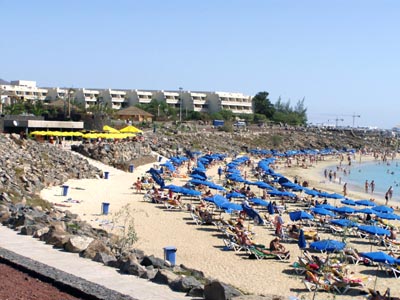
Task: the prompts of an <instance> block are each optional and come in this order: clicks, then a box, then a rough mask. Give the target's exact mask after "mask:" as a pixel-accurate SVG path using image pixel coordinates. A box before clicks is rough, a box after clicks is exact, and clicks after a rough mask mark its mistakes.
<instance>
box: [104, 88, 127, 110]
mask: <svg viewBox="0 0 400 300" xmlns="http://www.w3.org/2000/svg"><path fill="white" fill-rule="evenodd" d="M99 102H100V103H103V104H106V105H107V106H108V107H111V108H112V109H117V110H118V109H122V108H126V107H128V105H129V103H128V100H127V98H126V92H125V91H117V90H111V89H107V90H101V91H100V94H99Z"/></svg>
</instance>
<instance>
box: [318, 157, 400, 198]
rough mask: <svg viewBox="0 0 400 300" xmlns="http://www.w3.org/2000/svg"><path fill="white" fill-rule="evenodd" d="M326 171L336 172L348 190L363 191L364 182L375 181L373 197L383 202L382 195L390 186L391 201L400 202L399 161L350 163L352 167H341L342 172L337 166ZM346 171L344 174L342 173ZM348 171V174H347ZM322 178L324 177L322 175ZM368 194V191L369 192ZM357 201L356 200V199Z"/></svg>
mask: <svg viewBox="0 0 400 300" xmlns="http://www.w3.org/2000/svg"><path fill="white" fill-rule="evenodd" d="M327 169H328V170H332V171H336V172H337V178H339V177H341V184H342V185H343V184H344V183H345V182H347V185H348V190H349V191H350V192H351V190H356V191H365V181H366V180H368V182H369V183H370V182H371V181H372V180H374V181H375V191H374V196H372V195H371V198H379V199H380V200H384V195H385V193H386V191H387V190H388V189H389V187H390V186H392V187H393V198H392V200H391V201H400V160H389V161H388V162H382V161H373V162H365V163H364V162H361V163H360V162H354V161H353V162H352V165H351V166H350V167H349V166H348V165H346V164H345V165H343V169H342V170H339V171H338V170H337V166H331V167H329V168H327ZM344 169H345V170H346V174H345V172H344ZM349 171H350V172H349ZM322 176H324V175H322ZM369 192H370V190H369ZM356 200H357V199H356Z"/></svg>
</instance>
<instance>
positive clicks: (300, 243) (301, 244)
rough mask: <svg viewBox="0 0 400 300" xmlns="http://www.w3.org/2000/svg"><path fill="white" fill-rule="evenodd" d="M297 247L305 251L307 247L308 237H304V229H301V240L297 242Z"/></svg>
mask: <svg viewBox="0 0 400 300" xmlns="http://www.w3.org/2000/svg"><path fill="white" fill-rule="evenodd" d="M297 245H298V246H299V248H300V249H304V248H306V247H307V242H306V237H305V236H304V231H303V229H300V234H299V240H298V242H297Z"/></svg>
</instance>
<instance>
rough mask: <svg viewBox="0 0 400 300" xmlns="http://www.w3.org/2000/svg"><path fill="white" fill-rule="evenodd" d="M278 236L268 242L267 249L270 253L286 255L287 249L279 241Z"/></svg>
mask: <svg viewBox="0 0 400 300" xmlns="http://www.w3.org/2000/svg"><path fill="white" fill-rule="evenodd" d="M279 241H280V238H279V237H276V238H274V239H273V240H272V241H271V242H270V243H269V249H270V250H271V252H272V253H278V254H284V255H288V254H289V251H287V250H286V248H285V246H283V245H282V244H281V243H279Z"/></svg>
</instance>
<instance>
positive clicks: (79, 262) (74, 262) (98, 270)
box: [0, 225, 190, 300]
mask: <svg viewBox="0 0 400 300" xmlns="http://www.w3.org/2000/svg"><path fill="white" fill-rule="evenodd" d="M0 247H2V248H4V249H7V250H9V251H12V252H15V253H17V254H19V255H22V256H25V257H28V258H30V259H33V260H36V261H38V262H41V263H43V264H46V265H48V266H51V267H53V268H56V269H59V270H61V271H64V272H67V273H70V274H72V275H75V276H77V277H81V278H83V279H86V280H88V281H90V282H94V283H96V284H99V285H102V286H104V287H106V288H109V289H111V290H115V291H118V292H120V293H122V294H124V295H129V296H131V297H133V298H136V299H139V300H152V299H165V300H175V299H177V300H178V299H190V298H189V297H185V296H184V294H183V293H176V292H173V291H172V290H171V289H170V288H169V287H168V286H166V285H159V284H155V283H152V282H150V281H147V280H145V279H139V278H137V277H135V276H132V275H122V274H120V273H118V272H117V270H116V269H114V268H110V267H106V266H104V265H102V264H100V263H97V262H94V261H91V260H89V259H83V258H80V257H79V256H78V254H74V253H69V252H64V251H60V250H56V249H53V248H52V247H51V246H49V245H46V244H44V243H43V242H41V241H38V240H36V239H34V238H32V237H30V236H24V235H19V234H17V232H15V231H13V230H11V229H8V228H7V227H4V226H1V225H0Z"/></svg>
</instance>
